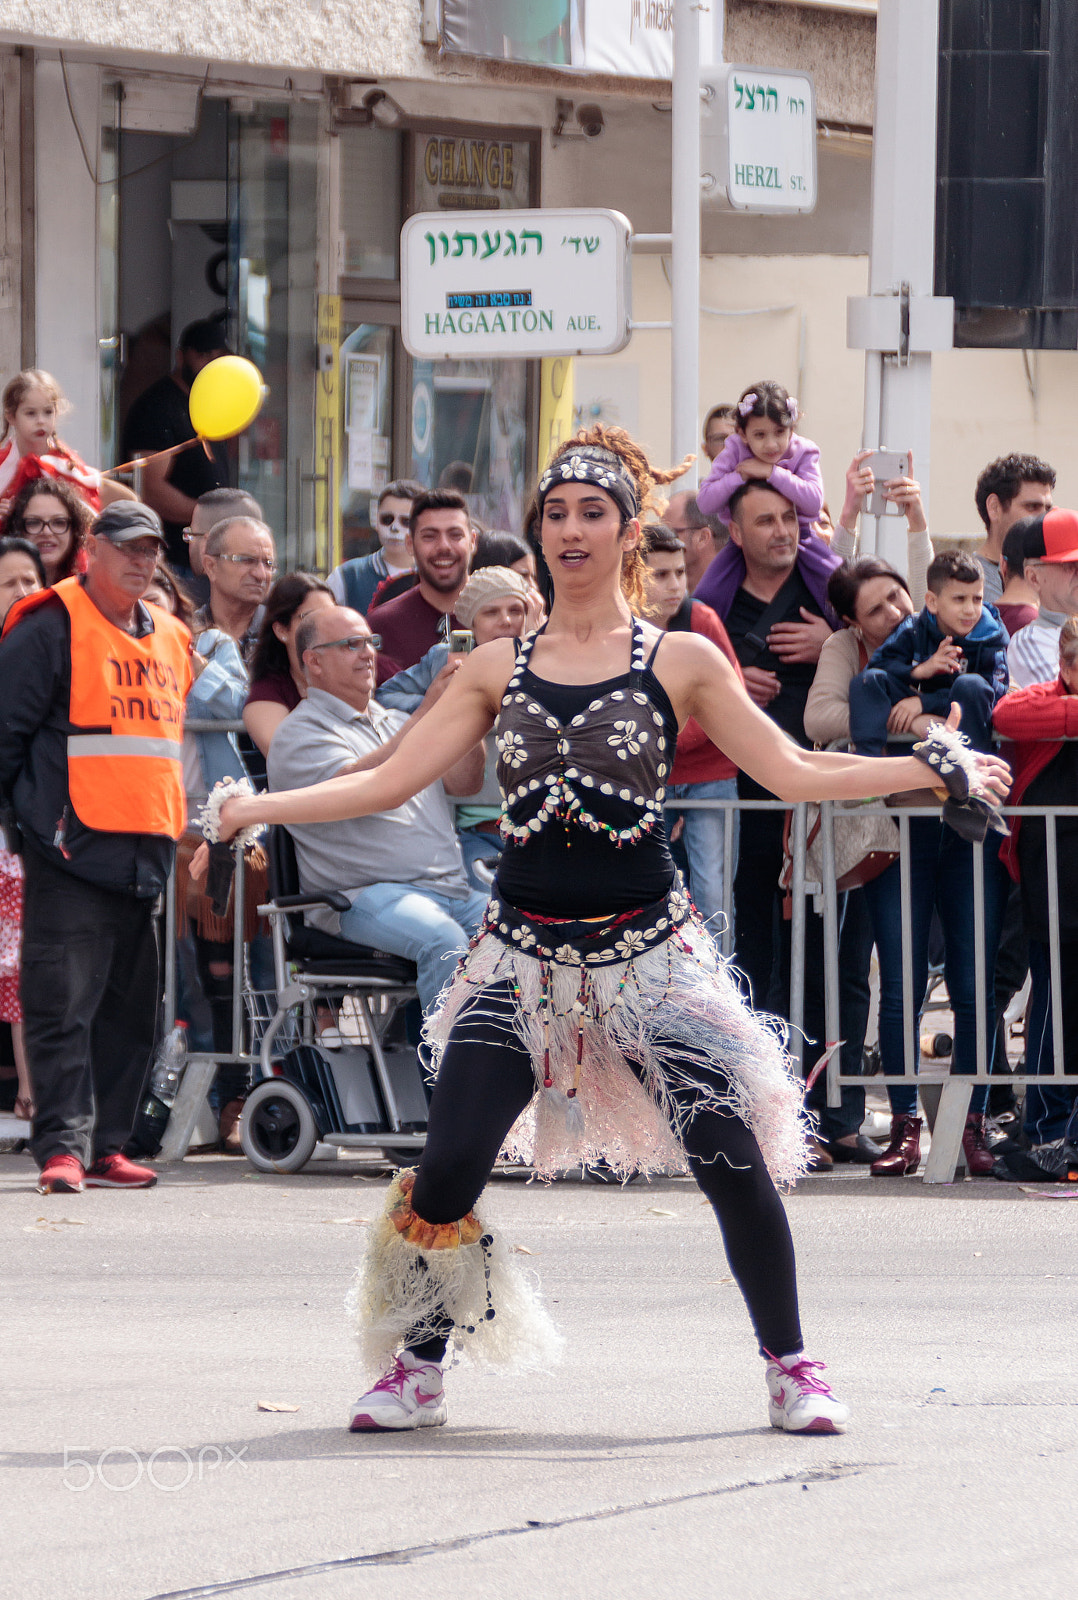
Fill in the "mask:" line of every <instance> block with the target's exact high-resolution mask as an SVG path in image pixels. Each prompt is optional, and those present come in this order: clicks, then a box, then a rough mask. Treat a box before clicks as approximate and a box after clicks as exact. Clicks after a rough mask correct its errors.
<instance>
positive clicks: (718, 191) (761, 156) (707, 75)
mask: <svg viewBox="0 0 1078 1600" xmlns="http://www.w3.org/2000/svg"><path fill="white" fill-rule="evenodd" d="M701 83H702V85H703V87H704V89H705V90H707V91H709V93H708V94H707V96H706V98H705V100H704V103H703V106H702V108H701V126H700V155H701V166H702V168H703V181H704V204H705V205H706V204H707V203H708V201H709V200H710V201H712V202H714V201H715V200H718V201H719V203H720V204H721V203H722V201H723V200H725V202H726V203H727V204H728V205H730V206H733V207H734V209H735V210H738V211H756V212H761V213H775V212H798V211H813V210H815V207H816V93H815V88H814V85H813V80H812V78H811V76H810V75H809V74H808V73H807V72H787V71H785V70H776V69H772V68H762V67H739V66H722V67H718V68H715V69H714V70H708V71H705V72H704V73H703V74H702V75H701Z"/></svg>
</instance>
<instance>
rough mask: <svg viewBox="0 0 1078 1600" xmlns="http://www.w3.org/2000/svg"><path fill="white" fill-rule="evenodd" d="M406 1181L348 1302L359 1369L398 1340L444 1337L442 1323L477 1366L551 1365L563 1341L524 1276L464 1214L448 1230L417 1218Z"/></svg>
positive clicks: (410, 1178) (392, 1195) (383, 1358)
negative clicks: (361, 1362) (361, 1363)
mask: <svg viewBox="0 0 1078 1600" xmlns="http://www.w3.org/2000/svg"><path fill="white" fill-rule="evenodd" d="M414 1181H415V1173H414V1171H411V1170H408V1171H405V1172H399V1173H398V1174H397V1175H396V1177H395V1178H394V1179H393V1182H392V1183H391V1184H390V1186H389V1193H388V1195H387V1196H386V1207H385V1211H384V1212H383V1214H382V1216H381V1217H379V1218H378V1220H377V1221H376V1222H374V1223H373V1224H372V1226H371V1230H370V1234H369V1240H368V1246H367V1254H366V1258H365V1260H364V1262H363V1264H362V1266H361V1268H360V1271H359V1273H358V1274H357V1277H356V1281H355V1284H354V1286H353V1288H352V1291H351V1293H350V1295H349V1297H348V1314H349V1318H350V1320H351V1322H352V1324H353V1328H354V1331H355V1334H356V1337H357V1339H358V1341H359V1345H360V1349H361V1352H362V1355H363V1359H364V1362H365V1364H366V1365H367V1366H368V1367H369V1368H370V1369H371V1370H372V1371H375V1372H380V1371H382V1370H383V1369H384V1368H385V1367H386V1366H388V1365H389V1364H390V1362H391V1361H392V1360H393V1357H394V1356H395V1355H396V1353H397V1351H398V1350H399V1349H400V1348H401V1346H402V1345H403V1344H405V1342H407V1343H408V1344H409V1345H412V1344H413V1343H415V1342H416V1341H422V1340H423V1339H426V1338H431V1337H434V1336H436V1335H441V1334H443V1333H444V1331H445V1325H446V1318H449V1319H451V1321H452V1323H453V1335H452V1343H453V1344H454V1345H455V1346H456V1347H457V1348H458V1349H459V1350H461V1351H462V1352H463V1353H464V1354H466V1355H469V1356H471V1358H472V1359H473V1360H474V1361H476V1362H478V1363H481V1364H486V1365H490V1366H492V1367H499V1368H503V1369H509V1370H517V1371H519V1370H524V1369H535V1368H546V1367H549V1366H551V1365H553V1363H554V1362H555V1361H556V1360H557V1358H558V1356H559V1355H560V1351H561V1343H562V1341H561V1336H560V1334H559V1333H558V1332H557V1330H556V1329H555V1327H554V1325H553V1323H552V1322H551V1320H550V1318H549V1316H548V1314H547V1312H546V1310H545V1309H544V1307H543V1306H542V1304H541V1303H540V1300H539V1297H538V1293H537V1287H538V1286H537V1284H536V1283H535V1282H534V1279H533V1278H532V1277H531V1275H529V1274H526V1273H525V1272H524V1271H523V1270H522V1269H521V1268H520V1267H519V1266H518V1265H517V1263H516V1262H515V1261H514V1260H513V1258H512V1257H511V1256H510V1255H509V1253H508V1251H507V1250H506V1248H505V1246H504V1244H503V1243H502V1241H501V1239H500V1238H499V1237H498V1235H497V1234H496V1233H494V1232H493V1231H492V1230H491V1229H489V1228H487V1229H484V1226H483V1224H482V1223H481V1222H480V1221H479V1219H478V1218H477V1217H475V1216H474V1215H473V1214H472V1213H471V1212H469V1214H468V1216H466V1217H462V1218H461V1219H460V1221H459V1222H451V1223H430V1222H427V1221H425V1220H424V1218H422V1217H419V1216H417V1215H416V1213H415V1211H414V1210H413V1209H412V1204H411V1199H410V1196H411V1192H412V1185H413V1183H414Z"/></svg>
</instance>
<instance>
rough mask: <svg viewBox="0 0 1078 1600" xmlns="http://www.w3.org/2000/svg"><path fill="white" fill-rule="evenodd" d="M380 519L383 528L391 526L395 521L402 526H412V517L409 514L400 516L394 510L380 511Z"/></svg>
mask: <svg viewBox="0 0 1078 1600" xmlns="http://www.w3.org/2000/svg"><path fill="white" fill-rule="evenodd" d="M378 521H379V522H380V523H381V524H382V527H383V528H391V527H392V526H393V524H394V523H397V525H398V526H399V527H401V528H410V527H411V526H412V519H411V517H409V516H407V515H405V516H403V517H398V516H397V515H396V514H395V513H394V512H392V511H380V512H379V513H378Z"/></svg>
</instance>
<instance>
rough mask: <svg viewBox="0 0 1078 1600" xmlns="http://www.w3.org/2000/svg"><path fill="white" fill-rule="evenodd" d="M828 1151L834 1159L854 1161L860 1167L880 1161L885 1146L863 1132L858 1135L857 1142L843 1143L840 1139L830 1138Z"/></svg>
mask: <svg viewBox="0 0 1078 1600" xmlns="http://www.w3.org/2000/svg"><path fill="white" fill-rule="evenodd" d="M826 1148H827V1153H828V1155H829V1156H830V1157H831V1159H832V1161H837V1162H840V1163H841V1162H843V1161H853V1162H856V1164H857V1165H858V1166H859V1167H867V1166H868V1165H869V1163H870V1162H872V1161H878V1160H879V1158H880V1156H882V1155H883V1146H882V1145H879V1144H877V1143H876V1141H875V1140H874V1139H869V1138H867V1137H866V1136H865V1135H864V1134H863V1133H859V1134H858V1135H857V1143H856V1144H842V1143H841V1141H840V1140H838V1139H829V1140H828V1142H827V1146H826Z"/></svg>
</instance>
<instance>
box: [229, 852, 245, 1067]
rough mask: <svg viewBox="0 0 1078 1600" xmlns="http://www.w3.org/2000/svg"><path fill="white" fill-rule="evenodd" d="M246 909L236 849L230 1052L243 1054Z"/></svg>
mask: <svg viewBox="0 0 1078 1600" xmlns="http://www.w3.org/2000/svg"><path fill="white" fill-rule="evenodd" d="M246 909H247V862H246V861H245V859H244V855H243V851H242V849H241V850H237V851H236V873H235V877H234V878H233V880H232V1054H233V1055H234V1056H239V1055H242V1054H243V1049H244V1039H243V977H244V973H243V942H244V941H243V925H244V922H245V921H246V916H245V913H246Z"/></svg>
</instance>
